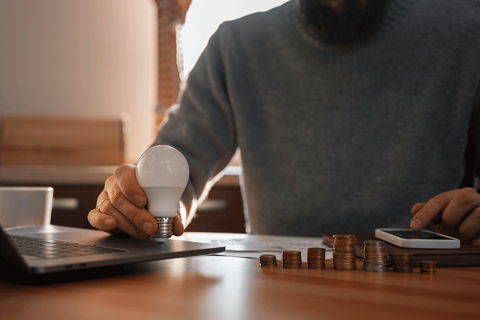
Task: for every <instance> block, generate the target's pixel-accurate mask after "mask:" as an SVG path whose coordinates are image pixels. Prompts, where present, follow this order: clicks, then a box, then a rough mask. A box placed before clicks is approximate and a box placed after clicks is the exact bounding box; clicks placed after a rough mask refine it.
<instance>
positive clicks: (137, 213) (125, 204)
mask: <svg viewBox="0 0 480 320" xmlns="http://www.w3.org/2000/svg"><path fill="white" fill-rule="evenodd" d="M146 204H147V196H146V195H145V192H143V189H142V187H140V185H139V184H138V182H137V179H136V176H135V166H134V165H127V164H125V165H121V166H119V167H118V168H117V169H116V170H115V173H114V175H113V176H111V177H109V178H108V179H107V181H106V182H105V188H104V189H103V191H102V193H100V195H99V196H98V199H97V207H96V208H95V209H93V210H92V211H90V213H89V214H88V221H89V222H90V224H91V225H92V226H93V227H95V228H97V229H100V230H103V231H107V232H110V233H112V234H117V233H125V232H126V233H128V234H130V235H132V236H135V237H137V238H140V239H147V238H149V237H150V236H151V235H152V234H154V233H155V232H156V231H157V228H158V226H157V221H156V220H155V218H154V217H153V216H152V215H151V214H150V213H149V212H148V211H147V210H146V209H145V205H146ZM183 230H184V228H183V224H182V221H181V218H180V213H177V216H176V217H175V223H174V231H173V234H174V235H175V236H180V235H182V234H183Z"/></svg>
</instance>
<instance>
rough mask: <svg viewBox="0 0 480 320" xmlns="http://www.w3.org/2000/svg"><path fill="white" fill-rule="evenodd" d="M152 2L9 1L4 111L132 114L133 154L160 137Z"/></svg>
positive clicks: (0, 4) (1, 10) (1, 67)
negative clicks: (157, 133)
mask: <svg viewBox="0 0 480 320" xmlns="http://www.w3.org/2000/svg"><path fill="white" fill-rule="evenodd" d="M156 17H157V12H156V6H155V3H154V1H153V0H152V1H151V0H78V1H77V0H1V1H0V113H19V114H39V115H59V116H82V117H103V118H109V117H122V115H124V114H128V115H129V117H130V127H131V132H130V134H129V141H128V142H127V149H126V150H127V154H126V156H127V160H129V161H134V160H135V159H136V158H138V156H139V155H140V153H141V151H142V150H143V148H145V147H146V146H147V145H148V144H149V143H150V142H151V141H152V140H153V126H154V116H153V114H154V110H155V104H156V81H157V77H156V35H157V30H156V28H157V18H156Z"/></svg>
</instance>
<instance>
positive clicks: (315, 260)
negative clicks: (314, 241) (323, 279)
mask: <svg viewBox="0 0 480 320" xmlns="http://www.w3.org/2000/svg"><path fill="white" fill-rule="evenodd" d="M307 263H308V269H325V249H324V248H308V249H307Z"/></svg>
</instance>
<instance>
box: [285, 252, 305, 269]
mask: <svg viewBox="0 0 480 320" xmlns="http://www.w3.org/2000/svg"><path fill="white" fill-rule="evenodd" d="M282 260H283V267H284V268H289V269H298V268H300V267H302V252H300V251H292V250H285V251H283V253H282Z"/></svg>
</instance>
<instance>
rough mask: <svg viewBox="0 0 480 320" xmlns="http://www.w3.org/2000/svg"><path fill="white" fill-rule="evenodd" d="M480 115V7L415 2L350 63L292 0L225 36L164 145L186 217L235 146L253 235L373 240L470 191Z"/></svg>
mask: <svg viewBox="0 0 480 320" xmlns="http://www.w3.org/2000/svg"><path fill="white" fill-rule="evenodd" d="M397 2H398V1H397ZM479 108H480V1H475V0H455V1H453V0H424V1H420V0H418V1H413V2H412V3H410V5H404V6H403V9H401V10H400V9H398V10H397V14H396V15H395V16H394V17H393V19H392V20H391V21H389V23H388V24H387V26H386V27H385V28H384V29H383V30H382V31H381V32H380V33H379V34H378V35H377V36H376V37H375V38H374V40H372V42H371V43H369V44H367V45H361V46H359V47H358V48H357V49H356V50H355V51H354V52H353V53H342V52H339V51H338V50H336V49H332V48H329V47H325V46H324V45H322V43H321V42H319V41H318V40H317V39H315V38H314V37H312V36H311V35H310V34H309V33H308V32H307V31H306V28H305V25H304V22H303V20H302V19H301V17H300V14H299V10H298V4H297V2H295V1H291V2H287V3H285V4H284V5H282V6H280V7H278V8H274V9H272V10H270V11H268V12H264V13H256V14H253V15H250V16H247V17H244V18H241V19H239V20H236V21H230V22H226V23H224V24H222V25H221V26H220V27H219V29H218V31H217V32H216V33H215V34H214V35H213V36H212V38H211V40H210V42H209V44H208V46H207V48H206V49H205V51H204V52H203V54H202V56H201V57H200V59H199V61H198V62H197V64H196V66H195V68H194V69H193V71H192V72H191V74H190V76H189V79H188V82H187V87H186V90H185V91H184V93H183V95H182V96H181V99H180V104H179V108H175V109H172V112H171V113H170V115H169V120H168V122H167V123H166V124H165V125H164V126H163V127H162V128H161V130H160V132H159V135H158V138H157V139H156V141H155V144H168V145H171V146H173V147H175V148H177V149H179V150H180V151H181V152H182V153H183V154H184V155H185V156H186V158H187V160H188V162H189V165H190V170H191V176H190V182H189V184H188V187H187V191H186V192H185V193H184V195H183V197H182V201H183V203H184V204H185V205H186V206H187V208H190V209H191V210H194V209H195V204H196V203H197V201H196V199H199V198H201V197H202V195H203V196H204V195H205V194H206V191H208V188H209V186H210V185H211V182H210V183H209V181H212V179H215V177H218V175H219V174H221V171H222V170H223V169H224V168H225V166H226V165H227V164H228V163H229V161H230V159H231V157H232V156H233V155H234V152H235V150H236V149H237V148H240V150H241V156H242V158H241V159H242V167H243V175H242V179H241V180H242V183H241V187H242V192H243V198H244V204H245V211H246V217H247V219H248V226H249V227H250V230H251V232H252V233H260V234H283V235H302V236H321V234H322V233H323V232H357V233H361V232H373V230H374V229H375V228H377V227H408V225H409V221H410V219H411V207H412V206H413V205H414V204H415V203H417V202H425V201H427V200H429V199H430V198H431V197H433V196H435V195H436V194H439V193H441V192H444V191H447V190H451V189H456V188H459V187H461V186H462V185H471V184H472V181H473V177H474V174H476V173H477V172H478V171H479V163H480V162H479V150H480V149H479V148H478V146H479V141H478V140H479V138H480V135H479V134H480V127H479V123H478V119H479V118H478V117H479Z"/></svg>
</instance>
